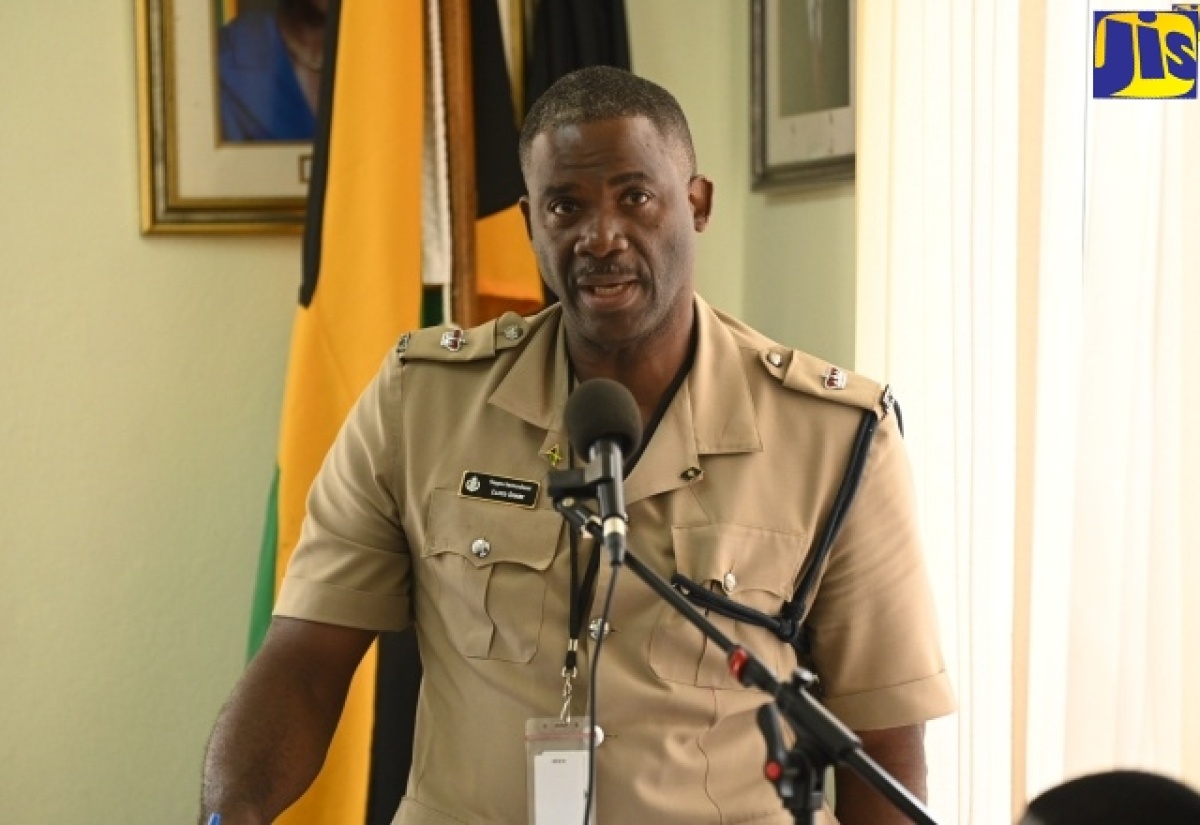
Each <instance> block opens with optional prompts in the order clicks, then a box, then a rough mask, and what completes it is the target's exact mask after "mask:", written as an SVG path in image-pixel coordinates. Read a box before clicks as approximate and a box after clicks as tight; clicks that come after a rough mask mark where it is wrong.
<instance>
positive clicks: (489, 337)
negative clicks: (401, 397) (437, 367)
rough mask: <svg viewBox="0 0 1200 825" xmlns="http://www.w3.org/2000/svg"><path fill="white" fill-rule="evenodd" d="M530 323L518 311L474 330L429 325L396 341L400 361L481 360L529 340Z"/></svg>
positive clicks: (508, 313)
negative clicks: (526, 337) (527, 337)
mask: <svg viewBox="0 0 1200 825" xmlns="http://www.w3.org/2000/svg"><path fill="white" fill-rule="evenodd" d="M528 331H529V322H528V321H527V320H526V319H525V318H523V317H521V316H520V315H518V314H517V313H515V312H506V313H504V314H503V315H501V316H500V317H499V318H496V319H495V320H492V321H488V322H487V323H486V324H482V325H480V326H477V327H474V328H472V329H459V328H458V327H452V326H445V325H443V326H436V327H426V328H424V329H418V330H413V331H412V332H406V333H404V334H403V335H401V336H400V340H399V341H398V342H397V343H396V356H397V357H398V358H399V359H400V361H402V362H403V361H448V362H459V361H479V360H482V359H485V358H493V357H495V355H496V353H498V352H500V351H502V350H506V349H511V348H512V347H515V346H516V345H517V344H519V343H520V342H521V341H523V340H525V334H526V333H527V332H528Z"/></svg>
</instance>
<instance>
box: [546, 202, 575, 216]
mask: <svg viewBox="0 0 1200 825" xmlns="http://www.w3.org/2000/svg"><path fill="white" fill-rule="evenodd" d="M578 209H579V205H578V204H576V203H575V202H574V201H569V200H559V201H552V202H551V204H550V214H552V215H570V214H573V213H574V212H576V211H578Z"/></svg>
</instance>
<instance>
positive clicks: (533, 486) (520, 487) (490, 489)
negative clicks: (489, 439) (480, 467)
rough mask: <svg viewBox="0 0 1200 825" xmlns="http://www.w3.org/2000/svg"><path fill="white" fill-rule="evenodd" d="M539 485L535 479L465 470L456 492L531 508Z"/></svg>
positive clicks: (535, 499)
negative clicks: (526, 479)
mask: <svg viewBox="0 0 1200 825" xmlns="http://www.w3.org/2000/svg"><path fill="white" fill-rule="evenodd" d="M540 490H541V485H540V484H538V483H537V482H536V481H525V480H524V479H520V478H505V477H504V476H493V475H488V474H487V473H477V472H475V471H473V470H467V471H466V472H465V473H463V478H462V484H461V485H460V486H459V488H458V494H459V495H460V496H463V497H464V498H481V499H483V500H485V501H495V502H497V503H499V504H511V505H514V506H516V507H525V508H533V507H534V506H535V505H536V504H537V500H538V492H539V491H540Z"/></svg>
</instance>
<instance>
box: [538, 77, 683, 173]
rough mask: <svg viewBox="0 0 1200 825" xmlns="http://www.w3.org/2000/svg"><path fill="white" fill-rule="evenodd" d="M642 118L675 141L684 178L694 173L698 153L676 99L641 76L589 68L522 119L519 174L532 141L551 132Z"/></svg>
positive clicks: (559, 83) (547, 94)
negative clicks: (589, 124)
mask: <svg viewBox="0 0 1200 825" xmlns="http://www.w3.org/2000/svg"><path fill="white" fill-rule="evenodd" d="M626 117H644V118H646V119H647V120H649V121H650V122H651V123H653V124H654V126H655V128H656V129H658V131H659V134H661V135H662V136H663V137H665V138H667V139H668V140H669V141H671V142H672V143H674V144H675V145H676V147H677V148H678V149H679V150H680V152H681V159H682V160H683V161H684V163H685V164H686V166H687V169H688V174H690V175H694V174H695V173H696V150H695V148H694V147H693V146H692V132H691V130H690V129H689V128H688V122H687V117H686V116H685V115H684V114H683V108H682V107H681V106H680V105H679V101H678V100H676V99H675V96H674V95H672V94H671V93H670V92H668V91H667V90H666V89H664V88H663V87H662V86H659V85H658V84H656V83H652V82H650V81H649V80H646V79H645V78H642V77H638V76H637V75H635V74H632V73H630V72H627V71H625V70H624V69H616V68H613V67H612V66H589V67H587V68H584V69H578V70H576V71H574V72H571V73H570V74H567V75H564V76H563V77H561V78H559V79H558V80H557V81H555V83H554V84H553V85H552V86H551V87H550V88H549V89H547V90H546V91H545V92H544V93H543V94H542V96H541V97H539V98H538V99H537V101H536V102H534V104H533V106H532V107H530V109H529V114H528V115H526V116H525V125H524V127H523V128H522V129H521V140H520V143H519V144H518V153H519V156H520V159H521V171H522V172H524V171H527V170H528V168H529V157H530V153H531V151H532V146H533V141H534V139H535V138H536V137H537V136H538V135H540V134H542V133H544V132H548V131H550V130H552V129H558V128H561V127H563V126H578V125H580V124H584V123H594V122H596V121H598V120H615V119H617V118H626Z"/></svg>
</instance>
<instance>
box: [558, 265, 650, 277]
mask: <svg viewBox="0 0 1200 825" xmlns="http://www.w3.org/2000/svg"><path fill="white" fill-rule="evenodd" d="M572 274H573V276H574V277H575V278H576V279H579V278H590V277H592V276H594V275H637V274H638V271H637V267H634V266H630V265H628V264H617V263H608V264H604V263H594V264H588V265H586V266H582V267H580V268H579V269H576V270H575V271H574V272H573V273H572Z"/></svg>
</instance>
